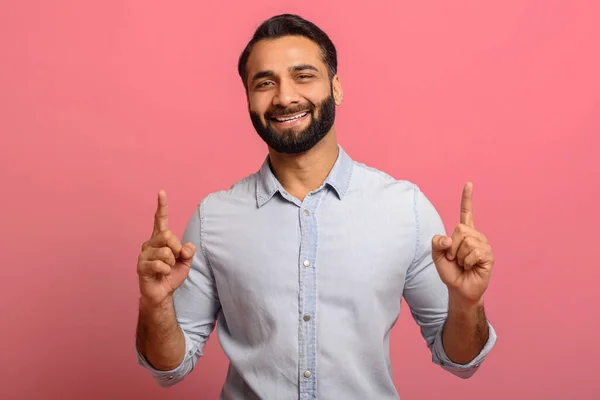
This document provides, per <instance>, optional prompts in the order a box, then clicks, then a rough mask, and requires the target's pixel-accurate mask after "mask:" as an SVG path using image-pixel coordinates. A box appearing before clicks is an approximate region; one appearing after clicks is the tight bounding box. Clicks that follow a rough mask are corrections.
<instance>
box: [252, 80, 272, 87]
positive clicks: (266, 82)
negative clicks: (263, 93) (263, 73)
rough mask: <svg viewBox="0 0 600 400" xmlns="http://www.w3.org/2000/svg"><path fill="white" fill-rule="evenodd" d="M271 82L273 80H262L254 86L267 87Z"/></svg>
mask: <svg viewBox="0 0 600 400" xmlns="http://www.w3.org/2000/svg"><path fill="white" fill-rule="evenodd" d="M272 83H273V82H271V81H264V82H261V83H259V84H258V85H257V86H256V88H257V89H262V88H265V87H267V85H270V84H272Z"/></svg>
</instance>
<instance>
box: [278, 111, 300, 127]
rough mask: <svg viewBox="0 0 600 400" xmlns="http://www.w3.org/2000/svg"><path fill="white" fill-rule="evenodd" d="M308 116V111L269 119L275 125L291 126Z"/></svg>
mask: <svg viewBox="0 0 600 400" xmlns="http://www.w3.org/2000/svg"><path fill="white" fill-rule="evenodd" d="M307 116H308V111H302V112H299V113H296V114H290V115H282V116H278V117H273V118H271V121H273V122H275V123H276V124H277V125H284V126H292V125H296V124H298V123H300V122H302V121H303V120H304V119H305V118H306V117H307Z"/></svg>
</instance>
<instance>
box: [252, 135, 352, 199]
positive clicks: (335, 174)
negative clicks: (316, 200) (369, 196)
mask: <svg viewBox="0 0 600 400" xmlns="http://www.w3.org/2000/svg"><path fill="white" fill-rule="evenodd" d="M338 150H339V152H338V157H337V159H336V161H335V163H334V165H333V168H332V169H331V171H330V172H329V175H327V178H326V179H325V182H324V183H323V185H324V186H329V187H331V188H332V189H333V190H334V192H335V193H336V194H337V196H338V198H339V199H340V200H341V199H343V197H344V195H345V194H346V191H347V190H348V186H349V185H350V177H351V175H352V165H353V163H352V159H351V158H350V157H349V156H348V154H347V153H346V152H345V151H344V149H343V148H342V146H340V145H338ZM284 190H285V189H283V187H282V186H281V183H279V181H278V180H277V178H276V177H275V175H274V174H273V171H272V170H271V166H270V162H269V156H268V155H267V156H266V157H265V160H264V162H263V164H262V166H261V168H260V170H259V171H258V179H257V181H256V201H257V204H258V206H259V207H261V206H263V205H264V204H265V203H266V202H268V201H269V200H270V199H271V198H272V197H273V195H275V193H277V192H280V193H281V192H283V191H284Z"/></svg>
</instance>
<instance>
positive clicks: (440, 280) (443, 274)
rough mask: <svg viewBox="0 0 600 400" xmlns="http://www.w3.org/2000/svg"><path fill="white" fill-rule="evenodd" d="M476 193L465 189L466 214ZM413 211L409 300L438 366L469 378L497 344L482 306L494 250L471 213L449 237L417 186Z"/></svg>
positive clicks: (407, 286) (407, 284)
mask: <svg viewBox="0 0 600 400" xmlns="http://www.w3.org/2000/svg"><path fill="white" fill-rule="evenodd" d="M471 194H472V186H470V184H469V185H466V186H465V190H464V191H463V200H462V202H461V209H463V210H467V209H470V210H472V209H471V203H470V197H471ZM414 207H415V222H416V235H417V236H416V252H415V257H414V260H413V262H412V264H411V266H410V268H409V269H408V271H407V275H406V282H405V288H404V298H405V300H406V302H407V304H408V306H409V308H410V311H411V314H412V316H413V318H414V319H415V321H416V322H417V324H418V325H419V326H420V328H421V334H422V336H423V338H424V339H425V340H426V342H427V345H428V347H429V348H430V350H431V353H432V359H433V362H434V363H436V364H438V365H440V366H441V367H442V368H444V369H446V370H447V371H449V372H451V373H453V374H454V375H457V376H459V377H461V378H469V377H471V376H472V375H473V374H474V373H475V372H476V371H477V369H478V368H479V366H480V365H481V363H482V362H483V360H484V359H485V358H486V356H487V355H488V353H489V352H490V350H491V349H492V348H493V346H494V345H495V342H496V332H495V330H494V328H493V327H492V325H491V324H490V323H489V321H488V320H487V318H486V315H485V309H484V305H483V293H484V292H485V289H486V288H487V285H488V283H489V277H490V274H491V266H492V265H493V255H492V254H491V247H490V246H489V244H487V240H485V237H484V236H483V235H481V234H480V233H479V232H477V231H475V230H474V228H472V211H471V213H468V212H466V211H465V212H462V211H461V223H460V224H459V225H458V226H457V229H455V230H454V232H453V233H452V235H451V236H446V235H445V230H444V226H443V223H442V221H441V218H440V217H439V214H438V213H437V211H436V209H435V208H434V207H433V205H432V204H431V203H430V202H429V200H428V199H427V198H426V197H425V195H424V194H423V193H422V192H421V191H420V190H419V189H418V188H417V187H416V188H415V203H414ZM468 238H470V239H468ZM442 239H443V240H442ZM473 239H477V240H473Z"/></svg>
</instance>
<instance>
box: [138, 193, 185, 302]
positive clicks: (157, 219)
mask: <svg viewBox="0 0 600 400" xmlns="http://www.w3.org/2000/svg"><path fill="white" fill-rule="evenodd" d="M195 252H196V247H195V246H194V245H193V244H192V243H186V244H185V245H183V246H182V245H181V242H180V241H179V239H178V238H177V237H176V236H175V235H174V234H173V232H172V231H170V230H169V227H168V204H167V194H166V193H165V192H164V191H162V190H161V191H160V192H159V193H158V205H157V208H156V214H155V215H154V230H153V231H152V236H151V237H150V239H149V240H148V241H146V242H144V244H143V245H142V251H141V252H140V255H139V257H138V264H137V273H138V277H139V283H140V295H141V297H142V300H143V301H144V303H145V304H146V305H148V306H150V307H158V306H161V305H163V304H164V303H165V301H166V300H167V299H169V298H171V296H172V294H173V292H174V291H175V289H177V288H178V287H179V286H181V284H182V283H183V282H184V281H185V279H186V277H187V275H188V273H189V271H190V266H191V265H192V259H193V257H194V254H195Z"/></svg>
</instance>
